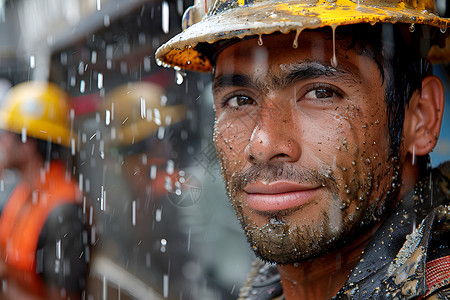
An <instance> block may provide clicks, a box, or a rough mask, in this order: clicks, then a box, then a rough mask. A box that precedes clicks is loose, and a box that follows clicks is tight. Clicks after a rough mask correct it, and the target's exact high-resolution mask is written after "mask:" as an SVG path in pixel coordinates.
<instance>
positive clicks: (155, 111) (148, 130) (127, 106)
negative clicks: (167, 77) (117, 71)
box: [105, 82, 186, 146]
mask: <svg viewBox="0 0 450 300" xmlns="http://www.w3.org/2000/svg"><path fill="white" fill-rule="evenodd" d="M105 98H106V100H105V109H106V111H105V114H107V115H108V116H107V117H106V125H107V126H110V127H111V136H110V138H111V142H112V144H118V145H121V146H126V145H131V144H133V143H137V142H139V141H141V140H143V139H144V138H146V137H148V136H150V135H153V134H154V133H156V132H157V130H158V129H159V128H160V127H164V126H169V125H171V124H175V123H177V122H179V121H181V120H183V119H185V118H186V108H185V106H184V105H183V104H178V105H170V106H169V105H166V103H165V102H164V89H163V88H162V87H161V86H159V85H157V84H153V83H149V82H134V83H128V84H125V85H122V86H119V87H117V88H115V89H113V90H112V91H111V92H109V93H107V94H106V97H105Z"/></svg>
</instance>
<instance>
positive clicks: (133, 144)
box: [85, 82, 195, 299]
mask: <svg viewBox="0 0 450 300" xmlns="http://www.w3.org/2000/svg"><path fill="white" fill-rule="evenodd" d="M175 101H176V100H175V99H172V98H171V99H170V100H169V99H168V97H166V91H165V89H164V88H163V87H162V86H160V85H158V84H155V83H150V82H133V83H127V84H123V85H121V86H118V87H116V88H114V89H113V90H111V91H110V92H107V93H106V96H105V105H104V111H103V112H102V115H104V116H105V119H104V120H105V124H106V136H105V149H106V151H105V159H104V162H105V167H104V174H103V176H97V178H100V179H102V178H103V180H102V182H97V183H96V182H95V179H94V178H93V181H91V182H92V184H91V186H97V185H99V184H101V185H102V189H103V191H104V197H103V198H104V199H105V201H104V206H103V208H102V210H103V211H101V212H100V213H99V219H100V218H101V219H102V224H101V225H100V224H98V225H99V226H102V227H101V232H100V230H99V233H101V237H100V242H99V245H98V247H97V249H100V250H99V251H97V252H96V255H98V254H99V253H100V254H102V256H105V257H107V258H108V259H109V261H110V263H116V264H119V265H120V266H121V267H122V268H124V269H126V270H127V271H128V272H129V273H131V274H132V275H133V276H136V277H137V278H139V279H140V280H142V281H143V282H144V283H145V284H147V285H148V286H150V287H151V288H152V289H154V290H155V292H157V293H158V294H160V295H161V297H162V296H168V297H169V298H172V297H174V298H177V297H178V296H179V293H184V294H185V296H184V298H186V299H191V298H190V296H189V295H188V292H186V291H189V293H192V290H194V288H193V287H192V285H189V281H188V278H186V277H185V274H184V273H183V272H182V270H183V267H184V264H185V263H188V262H189V260H190V257H191V254H190V253H189V252H188V249H187V247H188V246H187V245H188V240H187V239H188V237H187V235H186V234H185V230H184V229H185V228H182V225H181V222H180V221H181V220H180V216H179V211H178V207H177V206H175V205H174V204H172V203H171V202H170V199H169V198H168V195H169V194H170V195H172V194H173V195H175V192H176V190H178V191H179V193H183V194H184V193H187V191H185V190H184V189H183V185H182V184H181V183H180V180H181V181H182V182H184V181H183V179H185V180H186V181H187V180H188V178H189V177H188V176H189V174H187V172H186V173H184V171H182V170H180V164H179V162H180V161H182V159H181V156H182V155H183V153H187V148H189V147H190V146H189V145H187V144H181V140H182V139H183V138H184V140H186V139H187V135H188V130H189V129H188V128H187V126H186V124H187V123H188V122H187V120H186V116H187V107H186V106H185V105H184V104H181V103H173V102H175ZM177 143H178V144H177ZM184 155H186V154H184ZM88 172H91V173H92V172H95V170H87V171H86V172H85V173H88ZM94 177H95V176H94ZM98 221H99V220H98ZM98 223H99V222H98ZM97 257H98V256H96V258H97ZM96 261H98V262H99V261H100V260H98V259H97V260H96ZM94 268H95V270H96V272H97V264H94ZM101 272H102V271H101V270H100V273H101ZM128 272H127V274H129V273H128ZM169 274H170V281H169V280H168V279H169ZM105 276H107V279H108V280H109V281H113V282H114V278H115V274H111V273H108V274H105ZM116 278H117V277H116ZM164 278H166V279H164ZM189 287H190V289H189ZM126 288H127V287H126V286H124V285H123V283H122V284H121V289H122V290H124V289H126ZM135 290H137V289H135ZM135 292H137V291H135ZM141 297H142V296H141ZM138 298H140V297H139V296H138ZM192 299H195V298H192Z"/></svg>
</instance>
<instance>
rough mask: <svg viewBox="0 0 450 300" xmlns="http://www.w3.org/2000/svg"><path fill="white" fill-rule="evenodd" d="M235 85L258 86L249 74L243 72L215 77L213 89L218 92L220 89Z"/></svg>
mask: <svg viewBox="0 0 450 300" xmlns="http://www.w3.org/2000/svg"><path fill="white" fill-rule="evenodd" d="M233 86H234V87H236V86H238V87H251V88H255V87H256V86H255V84H253V82H252V81H251V80H250V78H249V77H248V76H245V75H241V74H224V75H220V76H218V77H216V78H214V81H213V87H212V90H213V92H214V93H216V92H217V91H218V90H220V89H223V88H226V87H233Z"/></svg>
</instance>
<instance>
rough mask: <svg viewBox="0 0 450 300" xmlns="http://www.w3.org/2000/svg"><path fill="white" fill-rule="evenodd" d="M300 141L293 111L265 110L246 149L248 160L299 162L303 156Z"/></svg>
mask: <svg viewBox="0 0 450 300" xmlns="http://www.w3.org/2000/svg"><path fill="white" fill-rule="evenodd" d="M274 112H275V113H274ZM298 139H299V134H298V126H297V124H295V122H294V120H293V116H292V113H291V110H288V111H284V112H281V111H280V110H279V109H278V110H276V111H274V110H267V109H264V110H263V111H262V112H261V114H260V116H259V122H258V123H257V125H256V127H255V128H254V129H253V132H252V135H251V137H250V141H249V143H248V144H247V146H246V147H245V150H244V152H245V156H246V159H247V161H248V162H250V163H258V162H259V163H270V162H295V161H298V160H299V158H300V155H301V148H300V144H299V143H298Z"/></svg>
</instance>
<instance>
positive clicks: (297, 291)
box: [278, 162, 419, 300]
mask: <svg viewBox="0 0 450 300" xmlns="http://www.w3.org/2000/svg"><path fill="white" fill-rule="evenodd" d="M404 166H405V168H404V172H403V173H402V178H401V182H402V184H401V186H400V190H399V194H398V196H397V198H396V199H395V201H397V202H398V201H399V200H400V199H401V198H402V196H403V195H405V194H406V193H407V192H408V191H409V190H410V189H411V188H413V187H414V184H415V183H416V182H417V180H418V177H419V172H418V167H417V166H414V165H412V164H408V162H405V163H404ZM394 206H395V205H394ZM381 223H382V221H381V222H378V223H377V224H375V225H374V226H373V227H371V228H370V229H369V230H367V231H366V232H365V233H363V234H362V235H360V236H359V237H357V238H356V239H354V240H353V241H352V242H350V243H349V244H347V245H345V246H344V247H341V248H339V249H336V250H334V251H331V252H329V253H327V254H326V255H324V256H322V257H320V258H317V259H315V260H313V261H309V262H302V263H298V264H290V265H278V272H279V273H280V276H281V284H282V286H283V292H284V296H285V298H286V299H287V300H292V299H296V300H298V299H312V300H322V299H330V298H332V297H334V296H335V295H336V294H337V292H338V291H339V290H340V289H341V288H342V286H344V284H345V282H346V281H347V279H348V276H349V275H350V273H351V271H352V269H353V268H354V267H355V265H356V264H357V263H358V262H359V259H360V256H361V254H362V252H363V251H364V249H365V248H366V246H367V244H368V243H369V241H370V239H371V238H372V236H373V234H374V233H375V232H376V230H377V229H378V228H379V227H380V225H381Z"/></svg>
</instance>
